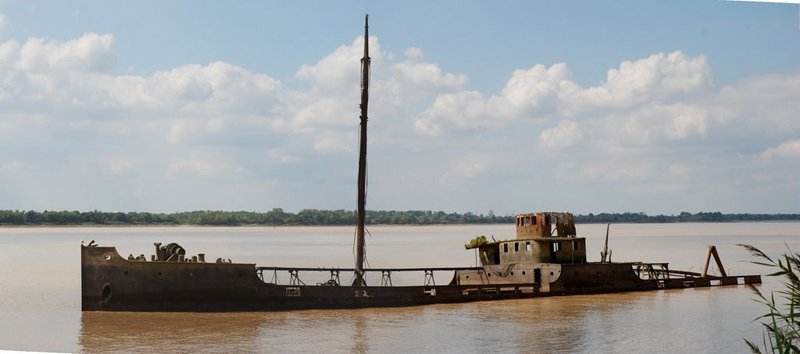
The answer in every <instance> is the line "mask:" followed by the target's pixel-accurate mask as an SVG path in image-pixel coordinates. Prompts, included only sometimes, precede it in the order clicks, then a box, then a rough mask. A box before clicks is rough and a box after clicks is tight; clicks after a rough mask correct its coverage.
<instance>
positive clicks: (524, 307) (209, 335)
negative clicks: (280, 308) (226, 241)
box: [79, 288, 751, 353]
mask: <svg viewBox="0 0 800 354" xmlns="http://www.w3.org/2000/svg"><path fill="white" fill-rule="evenodd" d="M740 293H746V292H743V291H741V289H740V290H734V289H730V288H727V289H726V288H703V289H688V290H667V291H663V292H657V293H652V292H635V293H625V294H602V295H592V296H569V297H551V298H540V299H519V300H505V301H494V302H481V303H466V304H438V305H431V306H425V307H408V308H378V309H359V310H309V311H295V312H267V313H246V312H240V313H137V312H82V314H81V331H80V339H79V344H80V348H81V351H87V352H99V351H112V352H117V351H119V352H131V351H134V352H163V351H179V352H197V351H211V352H220V351H224V352H264V351H271V350H278V349H279V350H281V351H282V350H291V351H293V352H321V351H325V352H331V353H334V352H335V353H338V352H353V353H366V352H387V351H394V350H396V349H398V348H403V351H405V352H423V351H424V352H490V351H491V352H496V351H501V352H531V351H536V352H594V351H602V352H607V351H614V350H616V349H619V348H636V347H637V343H636V342H637V341H643V342H645V343H651V344H652V343H653V341H654V339H653V338H649V339H646V340H645V339H644V338H642V337H641V336H631V333H637V332H639V333H640V332H641V331H642V328H651V330H652V332H653V337H655V338H658V334H657V333H658V332H659V331H666V332H669V333H670V334H671V335H675V334H676V333H679V334H680V333H683V332H689V333H686V335H687V336H691V335H693V336H694V337H697V333H696V332H698V331H699V332H705V334H704V335H702V336H701V337H706V336H707V337H709V338H719V337H720V336H721V335H722V333H721V332H723V331H726V330H728V331H729V330H730V324H731V323H730V322H727V323H726V319H727V321H729V320H730V318H728V317H729V316H725V315H724V312H725V311H724V309H716V311H717V312H715V313H717V314H721V315H720V316H713V315H712V316H707V315H705V314H707V311H703V310H702V308H705V307H708V306H712V307H724V308H731V307H733V308H735V307H736V306H737V304H739V303H740V302H741V303H742V304H744V303H746V302H750V301H751V300H750V299H749V298H748V297H747V296H737V295H738V294H740ZM722 299H724V303H725V305H723V306H715V305H714V303H717V301H718V300H719V301H722ZM746 305H749V304H746ZM672 310H674V312H673V311H672ZM742 320H743V321H744V322H742V323H743V324H746V323H748V321H749V320H748V319H746V318H742ZM687 323H691V324H692V326H690V327H686V328H684V329H682V328H676V326H678V327H681V326H686V324H687ZM726 327H728V328H727V329H726ZM735 327H736V326H735ZM691 332H695V333H691ZM498 339H502V340H498ZM655 341H656V342H659V340H655ZM660 341H663V343H664V345H668V343H670V342H671V340H670V339H669V338H662V339H661V340H660ZM706 344H708V343H706ZM700 346H701V347H702V346H703V344H701V345H700ZM733 347H734V348H735V347H736V346H735V345H734V346H733ZM684 348H686V347H684ZM534 349H535V350H534ZM664 349H666V347H662V348H652V350H653V351H655V352H659V351H661V350H664ZM707 349H710V348H707Z"/></svg>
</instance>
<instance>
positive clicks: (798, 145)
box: [761, 139, 800, 159]
mask: <svg viewBox="0 0 800 354" xmlns="http://www.w3.org/2000/svg"><path fill="white" fill-rule="evenodd" d="M761 156H763V157H764V158H765V159H772V158H798V157H800V139H797V140H791V141H787V142H784V143H782V144H780V145H778V146H776V147H772V148H769V149H767V150H764V152H763V153H762V154H761Z"/></svg>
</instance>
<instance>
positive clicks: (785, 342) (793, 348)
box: [739, 245, 800, 353]
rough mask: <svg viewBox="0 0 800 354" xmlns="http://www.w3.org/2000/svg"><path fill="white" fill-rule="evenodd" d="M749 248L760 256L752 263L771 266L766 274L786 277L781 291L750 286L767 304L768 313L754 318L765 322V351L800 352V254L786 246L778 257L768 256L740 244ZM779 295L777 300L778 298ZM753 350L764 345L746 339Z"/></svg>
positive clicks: (763, 339) (764, 303)
mask: <svg viewBox="0 0 800 354" xmlns="http://www.w3.org/2000/svg"><path fill="white" fill-rule="evenodd" d="M739 246H742V247H744V248H745V249H747V250H748V251H750V253H751V254H752V255H753V256H754V257H755V258H756V259H757V260H756V261H753V262H752V263H754V264H758V265H762V266H766V267H769V268H771V269H772V273H769V274H767V276H772V277H780V278H782V279H783V282H782V286H781V289H780V290H777V291H773V292H772V293H770V294H769V297H767V296H765V295H764V294H763V293H761V291H760V290H758V288H756V287H755V286H753V285H750V289H751V290H752V291H753V293H755V294H756V297H757V298H756V301H758V302H759V303H761V304H763V305H764V306H766V307H767V309H768V310H769V312H767V313H766V314H764V315H761V316H759V317H758V318H756V319H755V320H756V321H758V320H761V321H762V322H761V324H762V325H764V329H763V335H762V341H763V346H764V350H765V352H769V353H800V348H798V346H797V345H798V341H800V277H798V270H800V253H794V252H792V250H791V249H789V247H788V246H787V252H786V253H784V254H783V255H781V256H780V257H778V258H776V259H774V260H773V259H772V258H770V257H769V256H767V255H766V254H765V253H764V252H762V251H761V250H760V249H758V248H755V247H753V246H750V245H739ZM776 294H777V298H778V300H777V301H776ZM745 342H746V343H747V345H748V346H749V347H750V350H752V351H753V353H762V351H761V348H760V347H759V346H758V345H756V344H755V343H753V342H751V341H750V340H747V339H745Z"/></svg>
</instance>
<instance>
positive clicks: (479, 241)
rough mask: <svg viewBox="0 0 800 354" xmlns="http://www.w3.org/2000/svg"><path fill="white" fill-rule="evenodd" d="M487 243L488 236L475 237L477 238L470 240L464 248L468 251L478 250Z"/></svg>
mask: <svg viewBox="0 0 800 354" xmlns="http://www.w3.org/2000/svg"><path fill="white" fill-rule="evenodd" d="M486 242H487V241H486V236H483V235H478V236H475V238H473V239H472V240H470V241H469V243H465V244H464V248H466V249H472V248H478V247H480V246H482V245H484V244H486Z"/></svg>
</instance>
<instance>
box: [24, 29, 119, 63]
mask: <svg viewBox="0 0 800 354" xmlns="http://www.w3.org/2000/svg"><path fill="white" fill-rule="evenodd" d="M113 43H114V37H113V36H111V35H108V34H105V35H99V34H96V33H86V34H84V35H83V36H81V37H80V38H78V39H73V40H71V41H67V42H57V41H53V40H46V39H41V38H35V37H34V38H29V39H28V40H27V41H26V42H25V44H23V45H22V47H20V48H19V61H18V62H17V67H18V68H19V69H20V70H22V71H26V72H47V71H67V72H69V71H83V72H109V71H111V70H113V69H114V66H115V65H116V56H115V55H114V53H113V51H112V50H111V45H112V44H113Z"/></svg>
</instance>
